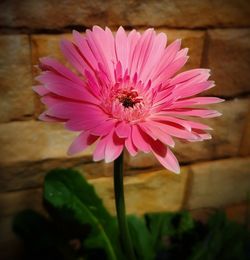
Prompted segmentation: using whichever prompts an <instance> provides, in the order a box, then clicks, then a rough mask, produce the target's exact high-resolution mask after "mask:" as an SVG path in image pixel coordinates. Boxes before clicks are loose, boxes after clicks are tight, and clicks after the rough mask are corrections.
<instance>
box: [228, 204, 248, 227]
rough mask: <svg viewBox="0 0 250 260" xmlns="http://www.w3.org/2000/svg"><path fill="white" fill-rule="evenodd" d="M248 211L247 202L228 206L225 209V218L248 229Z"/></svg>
mask: <svg viewBox="0 0 250 260" xmlns="http://www.w3.org/2000/svg"><path fill="white" fill-rule="evenodd" d="M248 210H249V202H248V203H247V202H243V203H238V204H234V205H229V206H227V207H226V208H225V212H226V214H227V217H228V218H229V219H230V220H233V221H236V222H238V223H240V224H245V225H246V226H247V225H248V227H249V223H250V216H249V213H248Z"/></svg>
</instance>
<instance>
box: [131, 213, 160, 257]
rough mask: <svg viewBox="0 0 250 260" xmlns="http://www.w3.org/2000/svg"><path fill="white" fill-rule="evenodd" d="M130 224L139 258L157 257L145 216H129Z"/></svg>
mask: <svg viewBox="0 0 250 260" xmlns="http://www.w3.org/2000/svg"><path fill="white" fill-rule="evenodd" d="M127 220H128V226H129V230H130V235H131V239H132V243H133V245H134V250H135V252H136V255H137V259H143V260H153V259H155V250H154V247H153V244H152V237H151V234H150V232H149V230H148V229H147V226H146V223H145V221H144V219H143V218H139V217H136V216H128V217H127Z"/></svg>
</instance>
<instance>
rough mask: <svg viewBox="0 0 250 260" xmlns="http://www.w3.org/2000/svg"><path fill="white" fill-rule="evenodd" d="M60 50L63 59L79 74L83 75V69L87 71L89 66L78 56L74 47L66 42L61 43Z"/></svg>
mask: <svg viewBox="0 0 250 260" xmlns="http://www.w3.org/2000/svg"><path fill="white" fill-rule="evenodd" d="M61 50H62V53H63V54H64V56H65V58H66V59H67V60H68V61H69V62H70V63H71V64H72V66H74V67H75V68H76V69H77V70H78V71H79V72H80V73H81V74H83V73H84V71H85V69H88V68H89V66H88V64H87V63H86V62H85V60H84V59H83V57H82V56H81V55H80V54H79V52H78V50H77V49H76V46H75V45H74V44H73V43H71V42H69V41H67V40H62V41H61Z"/></svg>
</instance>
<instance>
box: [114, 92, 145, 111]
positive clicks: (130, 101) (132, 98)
mask: <svg viewBox="0 0 250 260" xmlns="http://www.w3.org/2000/svg"><path fill="white" fill-rule="evenodd" d="M117 99H118V100H119V101H120V103H122V105H123V106H124V107H125V108H129V107H133V106H134V105H135V104H138V103H140V102H141V101H142V98H141V97H139V96H138V93H137V91H135V90H131V91H127V90H123V91H122V92H120V93H119V94H118V95H117Z"/></svg>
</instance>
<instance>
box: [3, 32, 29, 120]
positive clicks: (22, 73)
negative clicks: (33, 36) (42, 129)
mask: <svg viewBox="0 0 250 260" xmlns="http://www.w3.org/2000/svg"><path fill="white" fill-rule="evenodd" d="M0 48H1V53H0V122H6V121H9V120H14V119H23V118H25V117H27V116H31V115H32V114H33V113H34V95H33V92H32V90H31V86H32V78H31V64H30V62H31V60H30V46H29V38H28V36H26V35H2V36H0Z"/></svg>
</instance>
